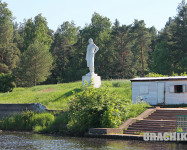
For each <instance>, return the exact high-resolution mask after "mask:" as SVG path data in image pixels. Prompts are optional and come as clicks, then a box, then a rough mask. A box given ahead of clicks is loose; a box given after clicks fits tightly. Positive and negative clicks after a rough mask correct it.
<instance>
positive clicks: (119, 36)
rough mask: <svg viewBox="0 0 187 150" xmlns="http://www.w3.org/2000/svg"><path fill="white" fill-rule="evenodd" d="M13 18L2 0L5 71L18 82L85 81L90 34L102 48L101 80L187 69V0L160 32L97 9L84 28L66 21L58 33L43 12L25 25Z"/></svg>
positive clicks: (0, 53)
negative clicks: (111, 16) (112, 16)
mask: <svg viewBox="0 0 187 150" xmlns="http://www.w3.org/2000/svg"><path fill="white" fill-rule="evenodd" d="M13 21H14V20H13V16H12V13H11V11H10V10H9V9H8V8H7V4H6V3H4V2H2V1H1V0H0V73H9V74H13V75H14V77H15V79H16V84H17V86H34V85H37V84H41V83H45V84H49V83H62V82H70V81H76V80H81V77H82V76H83V75H85V74H86V73H88V68H87V67H86V61H85V55H86V48H87V45H88V39H89V38H93V40H94V42H95V43H96V44H97V45H98V47H99V49H100V50H99V51H98V53H97V56H96V58H95V59H96V61H95V72H96V73H98V74H99V75H100V76H102V79H119V78H120V79H122V78H132V77H135V76H145V74H148V73H149V72H155V73H159V74H165V75H171V74H172V73H173V72H175V73H181V72H187V4H186V2H185V0H182V2H181V3H180V4H179V6H178V8H177V15H176V16H175V17H173V18H169V20H168V22H167V23H166V25H165V27H164V28H163V29H162V30H161V31H159V32H157V30H156V28H155V27H154V26H153V27H151V28H147V27H146V24H145V22H144V20H134V22H133V23H132V24H130V25H123V24H120V22H119V21H118V20H117V19H116V20H115V22H114V23H112V22H111V21H110V19H109V18H107V17H104V16H101V15H100V14H98V13H94V14H93V15H92V18H91V23H90V24H87V25H86V26H85V27H83V28H81V27H77V26H76V25H75V23H74V22H68V21H66V22H64V23H63V24H62V25H60V26H59V27H58V29H57V30H56V31H52V30H51V29H49V27H48V26H47V20H46V18H45V17H43V16H42V15H41V14H38V15H37V16H36V17H35V18H34V19H32V18H31V19H28V20H25V21H24V22H23V23H20V24H18V23H14V22H13Z"/></svg>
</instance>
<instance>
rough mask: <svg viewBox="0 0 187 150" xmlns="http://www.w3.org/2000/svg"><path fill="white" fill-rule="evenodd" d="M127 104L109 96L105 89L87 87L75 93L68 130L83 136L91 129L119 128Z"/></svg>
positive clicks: (113, 96)
mask: <svg viewBox="0 0 187 150" xmlns="http://www.w3.org/2000/svg"><path fill="white" fill-rule="evenodd" d="M127 102H128V101H126V100H124V99H119V98H117V97H116V96H115V95H114V94H113V95H112V94H109V93H108V90H107V89H105V88H98V89H96V88H92V87H86V88H84V89H83V91H82V92H80V93H74V97H73V98H72V101H71V103H70V112H69V119H70V120H69V122H68V130H69V131H70V132H71V133H77V134H83V133H85V132H86V131H88V129H89V128H99V127H101V128H110V127H111V128H113V127H118V126H119V125H120V124H121V121H122V118H121V117H122V113H123V111H122V110H123V109H124V108H123V107H124V106H125V104H126V103H127Z"/></svg>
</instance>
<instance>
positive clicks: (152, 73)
mask: <svg viewBox="0 0 187 150" xmlns="http://www.w3.org/2000/svg"><path fill="white" fill-rule="evenodd" d="M146 77H168V75H162V74H158V73H154V72H151V73H149V74H147V75H146Z"/></svg>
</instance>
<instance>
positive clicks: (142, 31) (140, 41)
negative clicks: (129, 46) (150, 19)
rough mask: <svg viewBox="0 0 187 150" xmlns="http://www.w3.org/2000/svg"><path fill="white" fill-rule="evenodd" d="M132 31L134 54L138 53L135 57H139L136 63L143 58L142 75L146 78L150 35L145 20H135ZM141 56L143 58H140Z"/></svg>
mask: <svg viewBox="0 0 187 150" xmlns="http://www.w3.org/2000/svg"><path fill="white" fill-rule="evenodd" d="M132 31H133V34H134V38H135V45H134V54H135V53H136V54H135V55H136V56H137V57H136V62H137V61H139V58H141V61H140V62H141V68H142V69H141V75H142V76H143V77H144V76H145V68H146V65H147V58H148V51H149V50H150V47H149V46H150V35H149V32H148V29H147V28H146V27H145V23H144V21H143V20H141V21H138V20H135V21H134V24H133V26H132ZM139 55H140V56H141V57H139Z"/></svg>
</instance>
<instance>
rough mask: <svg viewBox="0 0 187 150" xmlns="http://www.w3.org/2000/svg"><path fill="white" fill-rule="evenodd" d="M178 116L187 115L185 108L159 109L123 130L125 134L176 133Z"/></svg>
mask: <svg viewBox="0 0 187 150" xmlns="http://www.w3.org/2000/svg"><path fill="white" fill-rule="evenodd" d="M176 115H187V109H183V108H159V109H157V110H156V111H154V112H153V113H152V114H150V115H149V116H147V117H146V118H144V119H140V120H136V121H135V122H134V123H132V124H131V125H129V126H128V128H127V129H125V130H123V134H137V135H140V134H142V133H144V132H155V133H157V132H176Z"/></svg>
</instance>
